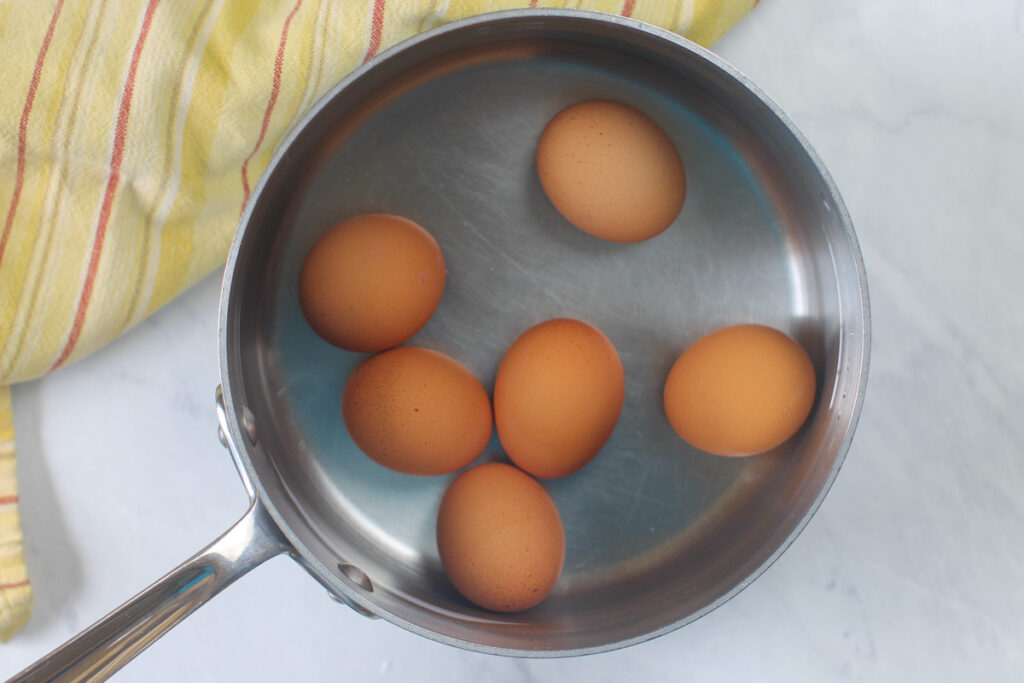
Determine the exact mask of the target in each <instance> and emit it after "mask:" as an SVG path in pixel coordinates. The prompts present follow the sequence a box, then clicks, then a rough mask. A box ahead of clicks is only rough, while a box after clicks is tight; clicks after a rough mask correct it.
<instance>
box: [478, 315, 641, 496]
mask: <svg viewBox="0 0 1024 683" xmlns="http://www.w3.org/2000/svg"><path fill="white" fill-rule="evenodd" d="M624 391H625V377H624V375H623V372H622V362H621V361H620V360H619V354H618V353H616V351H615V347H614V346H612V343H611V342H610V341H608V338H607V337H606V336H604V335H603V334H602V333H601V330H599V329H597V328H596V327H594V326H593V325H591V324H589V323H585V322H583V321H582V320H571V319H568V318H559V319H555V320H548V321H547V322H543V323H541V324H539V325H537V326H535V327H532V328H530V329H529V330H527V331H526V332H524V333H523V335H522V336H520V337H519V338H518V339H517V340H516V341H515V343H513V344H512V346H511V347H510V348H509V350H508V352H507V353H506V354H505V357H504V358H503V359H502V361H501V366H500V367H499V368H498V376H497V379H496V380H495V383H494V419H495V423H496V425H497V428H498V437H499V438H500V439H501V445H502V446H503V447H504V448H505V452H506V453H507V454H508V457H510V458H511V459H512V461H513V462H514V463H515V464H517V465H519V467H521V468H523V469H524V470H526V471H527V472H529V473H530V474H532V475H533V476H535V477H545V478H553V477H564V476H565V475H567V474H572V473H573V472H575V471H576V470H578V469H579V468H581V467H583V466H584V465H586V464H587V463H588V462H590V460H591V459H592V458H593V457H594V456H595V455H597V452H598V451H599V450H601V447H602V446H604V444H605V442H606V441H607V440H608V437H609V436H611V433H612V430H613V429H614V428H615V423H616V422H617V421H618V419H619V413H620V412H621V411H622V399H623V395H624Z"/></svg>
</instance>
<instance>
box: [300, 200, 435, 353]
mask: <svg viewBox="0 0 1024 683" xmlns="http://www.w3.org/2000/svg"><path fill="white" fill-rule="evenodd" d="M444 282H445V269H444V257H443V256H442V255H441V248H440V247H438V246H437V242H435V241H434V238H433V237H431V235H430V233H429V232H427V231H426V230H424V229H423V228H421V227H420V226H419V225H417V224H416V223H413V222H412V221H410V220H408V219H405V218H402V217H400V216H390V215H387V214H369V215H365V216H356V217H355V218H350V219H348V220H347V221H344V222H343V223H340V224H339V225H337V226H335V227H334V228H332V229H331V230H330V231H328V232H327V234H325V235H324V236H323V237H321V238H320V241H318V242H317V243H316V244H315V245H314V246H313V248H312V249H311V250H310V252H309V255H308V256H307V257H306V261H305V263H303V265H302V272H301V273H300V275H299V304H300V305H301V306H302V312H303V313H304V314H305V316H306V320H307V321H308V322H309V325H310V327H312V328H313V329H314V330H315V331H316V333H317V334H319V335H320V336H321V337H323V338H324V339H326V340H327V341H329V342H330V343H331V344H334V345H335V346H338V347H341V348H343V349H347V350H349V351H382V350H384V349H390V348H391V347H393V346H398V345H399V344H401V343H402V342H404V341H406V340H407V339H409V337H411V336H412V335H414V334H416V332H417V331H418V330H419V329H420V328H421V327H423V326H424V325H425V324H426V322H427V320H429V319H430V316H431V314H433V312H434V309H435V308H437V304H438V303H439V302H440V301H441V293H442V292H443V291H444Z"/></svg>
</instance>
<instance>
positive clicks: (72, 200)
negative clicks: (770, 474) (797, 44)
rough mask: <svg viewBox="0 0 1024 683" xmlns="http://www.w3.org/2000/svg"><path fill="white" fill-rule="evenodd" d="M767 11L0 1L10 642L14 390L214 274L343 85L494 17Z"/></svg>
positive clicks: (720, 0) (0, 246)
mask: <svg viewBox="0 0 1024 683" xmlns="http://www.w3.org/2000/svg"><path fill="white" fill-rule="evenodd" d="M755 3H756V0H661V1H658V0H646V1H645V0H578V1H576V2H544V1H543V0H542V1H541V2H539V3H538V2H537V0H533V1H532V2H528V1H526V0H520V1H516V0H502V1H495V2H484V1H480V0H262V1H257V0H128V1H125V0H8V1H7V2H0V36H2V39H0V40H2V43H0V44H2V45H3V55H4V56H3V59H0V83H2V84H3V89H4V92H3V94H2V95H0V221H2V223H0V225H2V230H3V232H2V233H0V639H3V640H6V639H7V638H9V637H10V636H11V635H12V634H13V633H14V632H15V631H16V630H17V629H18V628H19V627H20V626H21V624H23V623H24V622H25V620H26V619H27V618H28V615H29V613H30V611H31V602H32V593H31V586H30V585H29V583H28V578H27V576H26V572H25V566H24V561H23V558H22V551H21V536H20V531H19V522H18V510H17V500H18V497H17V496H18V494H17V489H16V483H15V471H14V465H15V461H14V432H13V422H12V416H11V402H10V391H9V388H8V386H7V385H9V384H11V383H13V382H20V381H25V380H29V379H32V378H34V377H38V376H40V375H42V374H44V373H46V372H48V371H51V370H55V369H57V368H59V367H61V366H63V365H66V364H68V363H70V362H73V361H75V360H77V359H79V358H82V357H84V356H85V355H87V354H89V353H90V352H92V351H94V350H96V349H97V348H99V347H101V346H102V345H103V344H105V343H107V342H108V341H110V340H111V339H113V338H114V337H116V336H117V335H119V334H120V333H121V332H123V331H124V330H126V329H128V328H130V327H131V326H132V325H134V324H135V323H137V322H139V321H140V320H142V319H143V318H145V317H146V316H147V315H149V314H150V313H152V312H153V311H155V310H157V309H158V308H160V307H161V306H163V305H164V304H165V303H167V302H168V301H170V300H171V299H172V298H173V297H174V296H176V295H177V294H178V293H180V292H181V291H182V290H183V289H185V288H186V287H188V286H189V285H191V284H192V283H194V282H196V281H197V280H198V279H199V278H201V277H202V276H203V275H206V274H207V273H209V272H210V271H212V270H213V269H214V268H216V267H217V266H219V265H220V264H221V263H222V262H223V260H224V258H225V255H226V253H227V249H228V244H229V243H230V240H231V235H232V232H233V231H234V228H235V224H236V222H237V221H238V217H239V214H240V212H241V209H242V206H243V204H244V202H245V201H246V200H247V199H248V196H249V193H250V191H251V190H252V187H253V184H254V183H255V181H256V179H257V178H258V176H259V174H260V172H261V171H262V170H263V168H264V167H265V166H266V164H267V163H268V161H269V160H270V156H271V154H272V152H273V150H274V148H275V146H276V145H277V143H278V142H279V141H280V140H281V138H282V137H283V136H284V134H285V132H286V131H287V130H288V129H289V128H290V127H291V126H292V124H293V123H294V122H295V121H296V119H297V118H298V117H299V116H300V115H301V114H302V113H303V112H304V111H305V110H306V109H307V108H308V107H309V106H310V105H311V104H313V103H314V102H315V101H316V100H317V98H319V97H320V96H321V95H322V94H323V93H324V92H326V91H327V90H328V89H329V88H330V87H331V86H332V85H333V84H334V83H336V82H337V81H338V80H340V79H341V78H342V77H343V76H344V75H345V74H346V73H348V72H349V71H351V70H352V69H353V68H354V67H356V66H358V65H359V64H360V63H362V62H364V61H365V60H367V59H369V58H370V57H372V56H373V55H374V54H376V53H377V52H378V51H380V50H382V49H384V48H387V47H389V46H390V45H393V44H394V43H397V42H399V41H401V40H402V39H404V38H408V37H409V36H412V35H413V34H415V33H417V32H419V31H422V30H424V29H427V28H430V27H433V26H436V25H438V24H441V23H445V22H448V21H452V20H455V19H459V18H462V17H466V16H469V15H472V14H476V13H480V12H483V11H489V10H498V9H512V8H520V7H530V6H537V5H541V6H560V7H565V6H569V7H577V8H582V9H592V10H600V11H606V12H613V13H616V14H621V15H625V16H632V17H634V18H637V19H641V20H644V21H648V22H651V23H654V24H658V25H660V26H663V27H665V28H668V29H671V30H674V31H677V32H679V33H681V34H683V35H686V36H688V37H689V38H691V39H693V40H695V41H696V42H699V43H703V44H710V43H711V42H712V41H714V40H715V39H716V38H718V37H719V36H721V35H722V34H723V33H724V32H725V31H726V30H728V29H729V27H730V26H732V25H733V24H734V23H735V22H736V21H737V20H738V19H739V18H740V17H741V16H743V15H744V14H745V13H746V12H747V11H748V10H749V9H750V8H751V7H752V6H753V5H754V4H755ZM31 455H32V454H28V457H31ZM27 495H30V492H28V493H27Z"/></svg>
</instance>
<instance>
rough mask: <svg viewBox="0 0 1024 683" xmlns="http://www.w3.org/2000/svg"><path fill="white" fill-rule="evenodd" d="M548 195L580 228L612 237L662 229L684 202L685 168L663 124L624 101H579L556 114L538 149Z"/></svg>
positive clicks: (632, 238)
mask: <svg viewBox="0 0 1024 683" xmlns="http://www.w3.org/2000/svg"><path fill="white" fill-rule="evenodd" d="M537 173H538V175H540V182H541V185H543V186H544V192H545V193H547V195H548V199H550V200H551V203H552V204H554V205H555V208H556V209H558V210H559V212H561V214H562V215H563V216H565V217H566V219H568V221H569V222H570V223H572V224H573V225H575V226H576V227H577V228H579V229H580V230H583V231H584V232H588V233H590V234H591V235H593V236H594V237H600V238H601V239H605V240H611V241H612V242H639V241H641V240H645V239H649V238H651V237H654V236H655V235H657V234H659V233H661V232H662V231H663V230H665V228H667V227H668V226H669V225H671V223H672V221H674V220H675V219H676V216H678V215H679V212H680V210H682V208H683V201H684V200H685V199H686V172H685V171H684V170H683V162H682V161H681V160H680V158H679V152H677V151H676V148H675V145H674V144H672V140H671V138H669V136H668V135H667V134H666V133H665V131H664V130H662V128H661V127H660V126H659V125H658V124H657V123H655V122H654V121H653V120H652V119H651V118H650V117H649V116H647V115H646V114H644V113H643V112H641V111H639V110H637V109H634V108H633V107H630V106H628V105H625V104H622V103H621V102H611V101H607V100H591V101H588V102H579V103H577V104H574V105H572V106H570V107H567V108H566V109H563V110H562V111H561V112H559V113H558V114H557V115H556V116H555V118H553V119H551V122H550V123H548V125H547V128H545V129H544V133H543V134H542V135H541V138H540V144H538V146H537Z"/></svg>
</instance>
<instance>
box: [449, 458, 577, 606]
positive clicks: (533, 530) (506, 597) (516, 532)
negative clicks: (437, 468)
mask: <svg viewBox="0 0 1024 683" xmlns="http://www.w3.org/2000/svg"><path fill="white" fill-rule="evenodd" d="M437 549H438V551H439V552H440V555H441V563H442V564H443V565H444V570H445V572H446V573H447V574H448V578H449V579H451V582H452V583H453V584H454V585H455V588H456V589H458V591H459V592H460V593H462V594H463V595H464V596H466V597H467V598H469V599H470V600H472V601H473V602H475V603H476V604H477V605H480V606H481V607H485V608H487V609H491V610H495V611H498V612H517V611H519V610H524V609H526V608H528V607H533V606H534V605H536V604H537V603H538V602H540V601H541V600H543V599H544V598H545V597H547V595H548V593H550V592H551V588H552V587H553V586H554V585H555V582H556V581H557V580H558V575H559V573H560V572H561V571H562V562H563V560H564V559H565V532H564V531H563V529H562V520H561V518H560V517H559V516H558V509H557V508H556V507H555V504H554V502H552V500H551V498H550V496H548V494H547V492H546V491H545V490H544V488H543V487H542V486H541V485H540V484H538V483H537V482H536V481H534V480H533V479H531V478H530V477H529V476H527V475H525V474H523V473H522V472H520V471H519V470H517V469H516V468H515V467H512V466H510V465H505V464H502V463H496V462H492V463H487V464H485V465H479V466H477V467H474V468H472V469H469V470H466V471H465V472H463V473H462V474H461V475H459V477H458V478H457V479H456V480H455V481H454V482H452V485H451V486H450V487H448V491H447V493H445V494H444V499H443V500H442V501H441V510H440V512H439V513H438V515H437Z"/></svg>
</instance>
